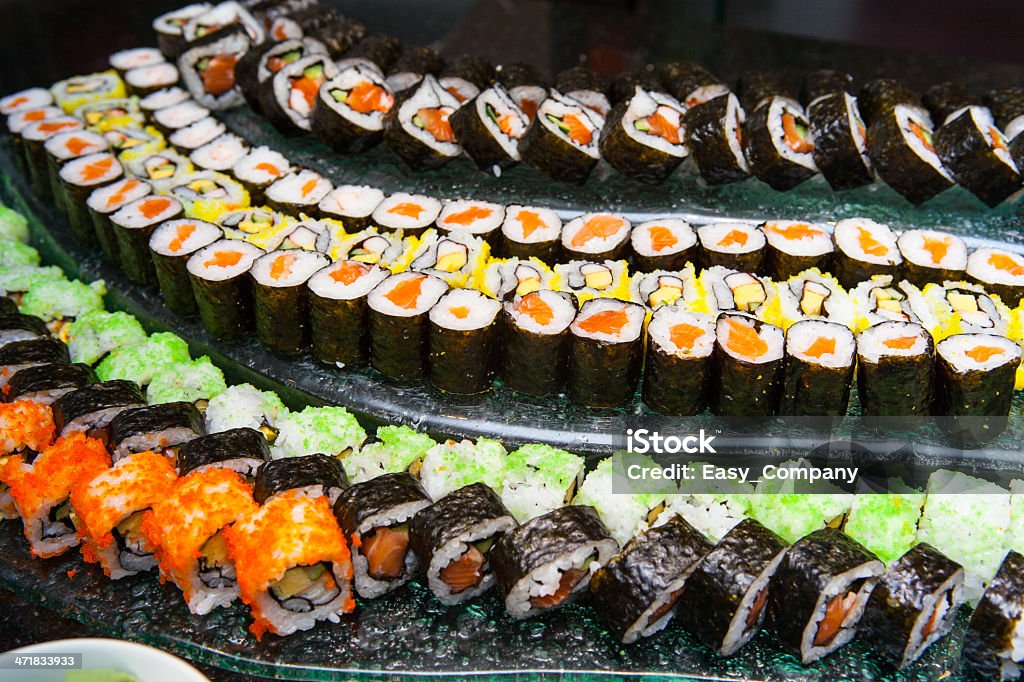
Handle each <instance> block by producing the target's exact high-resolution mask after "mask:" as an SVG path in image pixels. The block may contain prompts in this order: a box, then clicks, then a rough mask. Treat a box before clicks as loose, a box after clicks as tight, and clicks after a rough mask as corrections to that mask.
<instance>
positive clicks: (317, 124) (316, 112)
mask: <svg viewBox="0 0 1024 682" xmlns="http://www.w3.org/2000/svg"><path fill="white" fill-rule="evenodd" d="M314 102H315V105H314V107H313V112H312V115H311V118H310V125H311V128H312V131H313V134H314V135H316V136H317V137H318V138H320V140H321V141H322V142H323V143H324V144H326V145H327V146H328V147H330V148H331V149H333V150H334V151H336V152H338V153H341V154H358V153H360V152H363V151H366V150H367V149H369V148H371V147H373V146H375V145H377V144H378V143H379V142H380V141H381V140H382V139H383V134H384V127H385V124H386V122H387V117H388V115H389V114H391V113H392V111H393V110H394V107H395V102H396V100H395V94H394V93H393V92H392V91H391V88H390V87H388V84H387V82H386V81H385V80H384V78H383V77H382V76H381V75H380V73H379V72H377V71H376V70H374V69H371V68H368V67H366V66H362V65H358V64H357V65H353V66H350V67H349V68H347V69H344V70H342V71H341V72H340V73H337V74H336V75H335V76H333V77H331V78H330V79H329V80H328V81H327V82H326V83H324V85H323V87H321V88H320V90H319V93H318V96H317V97H316V99H315V100H314Z"/></svg>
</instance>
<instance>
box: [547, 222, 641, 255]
mask: <svg viewBox="0 0 1024 682" xmlns="http://www.w3.org/2000/svg"><path fill="white" fill-rule="evenodd" d="M629 237H630V224H629V221H628V220H626V218H625V217H623V216H621V215H619V214H616V213H586V214H584V215H582V216H580V217H579V218H575V219H573V220H570V221H569V222H568V223H566V224H565V227H563V228H562V254H563V256H564V258H565V260H595V261H597V260H621V259H623V258H625V256H626V255H627V253H628V251H629Z"/></svg>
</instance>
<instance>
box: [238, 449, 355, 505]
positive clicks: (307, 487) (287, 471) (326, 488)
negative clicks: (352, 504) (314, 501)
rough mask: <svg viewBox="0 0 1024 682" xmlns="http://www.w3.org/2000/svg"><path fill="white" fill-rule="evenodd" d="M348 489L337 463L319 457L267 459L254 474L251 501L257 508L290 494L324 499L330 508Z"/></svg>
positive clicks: (336, 459)
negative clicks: (253, 501) (253, 500)
mask: <svg viewBox="0 0 1024 682" xmlns="http://www.w3.org/2000/svg"><path fill="white" fill-rule="evenodd" d="M347 489H348V478H347V477H346V476H345V469H344V468H343V467H342V465H341V460H340V459H338V458H337V457H330V456H328V455H324V454H322V453H315V454H312V455H301V456H290V457H285V458H284V459H271V460H268V461H266V462H264V463H263V464H261V465H260V468H259V469H257V470H256V480H255V481H254V482H253V497H254V499H255V500H256V502H257V504H266V503H267V502H268V501H270V500H273V499H276V498H279V497H282V496H288V495H291V494H298V495H302V496H304V497H309V498H317V497H325V498H327V501H328V503H329V504H334V503H335V502H336V501H337V500H338V497H339V496H340V495H341V494H342V492H343V491H345V490H347Z"/></svg>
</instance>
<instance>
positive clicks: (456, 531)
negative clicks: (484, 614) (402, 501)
mask: <svg viewBox="0 0 1024 682" xmlns="http://www.w3.org/2000/svg"><path fill="white" fill-rule="evenodd" d="M515 527H516V521H515V519H514V518H512V515H511V514H509V512H508V510H507V509H505V505H503V504H502V503H501V498H499V497H498V495H497V493H495V492H494V491H493V490H491V489H490V488H488V487H487V486H486V485H484V484H483V483H473V484H472V485H468V486H466V487H464V488H459V489H458V490H456V491H454V492H451V493H449V494H447V495H445V496H444V497H443V498H441V499H440V500H438V501H437V502H436V503H435V504H434V505H433V506H431V507H425V508H424V509H422V510H420V511H419V512H418V513H417V514H416V515H415V516H413V518H412V522H411V523H410V524H409V535H410V538H409V544H410V545H411V547H412V550H413V552H414V553H415V554H416V558H417V559H418V560H419V564H420V565H421V566H425V567H426V570H427V583H428V585H429V586H430V590H431V592H433V593H434V596H436V597H437V598H438V599H439V600H440V601H441V602H442V603H444V604H447V605H454V604H459V603H462V602H464V601H468V600H470V599H473V598H474V597H477V596H479V595H481V594H483V593H484V592H486V591H487V590H489V589H491V587H492V586H493V585H494V582H495V578H494V573H493V572H492V571H491V567H490V565H489V563H488V556H489V554H490V551H491V548H492V547H493V546H494V543H495V542H496V541H497V540H498V539H499V538H500V537H501V536H502V535H503V534H505V533H507V532H509V531H511V530H512V529H513V528H515Z"/></svg>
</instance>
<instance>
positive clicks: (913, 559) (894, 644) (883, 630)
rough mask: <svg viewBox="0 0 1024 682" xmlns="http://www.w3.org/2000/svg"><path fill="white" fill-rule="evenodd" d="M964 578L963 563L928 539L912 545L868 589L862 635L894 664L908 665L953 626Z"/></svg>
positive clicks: (961, 600) (899, 665) (961, 594)
mask: <svg viewBox="0 0 1024 682" xmlns="http://www.w3.org/2000/svg"><path fill="white" fill-rule="evenodd" d="M963 583H964V569H963V566H961V565H960V564H958V563H956V562H955V561H953V560H951V559H949V558H948V557H946V556H945V555H943V554H942V553H941V552H939V551H938V550H937V549H935V548H934V547H932V546H931V545H929V544H928V543H926V542H922V543H921V544H919V545H916V546H914V547H913V548H911V549H910V550H909V551H908V552H907V553H906V554H904V555H903V556H901V557H900V558H899V559H898V560H897V561H896V562H895V563H893V564H892V565H891V566H890V567H889V569H888V570H887V571H886V572H885V574H884V575H883V576H882V578H881V579H880V580H879V581H878V584H877V585H876V586H875V589H874V591H873V592H872V593H871V598H870V599H869V600H868V606H867V609H866V610H865V612H864V620H863V621H862V622H863V626H862V627H863V631H864V635H865V637H866V639H868V640H869V641H870V642H871V645H872V646H873V647H874V648H875V650H877V651H878V652H879V653H881V654H882V655H883V656H884V657H885V658H887V659H888V660H889V661H890V662H892V664H893V665H895V666H896V667H897V668H901V669H902V668H905V667H907V666H908V665H910V664H912V663H913V662H914V661H916V660H917V659H918V658H920V657H921V654H923V653H924V652H925V650H926V649H927V648H928V647H929V646H931V645H932V644H934V643H935V642H937V641H938V640H940V639H942V638H943V637H945V636H946V635H948V634H949V632H950V630H952V628H953V620H954V618H955V617H956V613H957V610H958V609H959V608H960V606H961V605H962V604H963V602H964V593H963Z"/></svg>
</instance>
